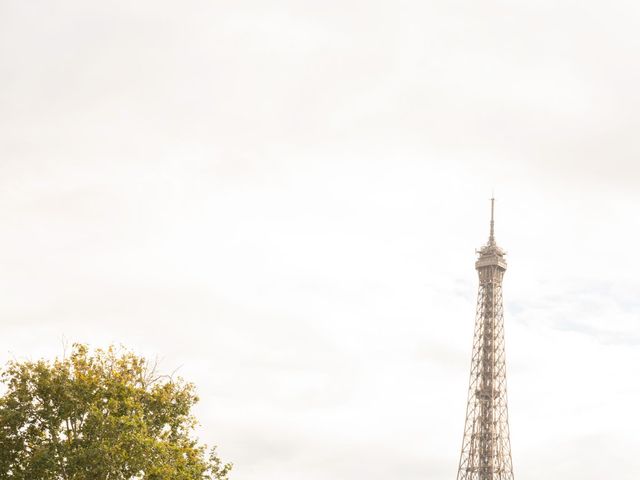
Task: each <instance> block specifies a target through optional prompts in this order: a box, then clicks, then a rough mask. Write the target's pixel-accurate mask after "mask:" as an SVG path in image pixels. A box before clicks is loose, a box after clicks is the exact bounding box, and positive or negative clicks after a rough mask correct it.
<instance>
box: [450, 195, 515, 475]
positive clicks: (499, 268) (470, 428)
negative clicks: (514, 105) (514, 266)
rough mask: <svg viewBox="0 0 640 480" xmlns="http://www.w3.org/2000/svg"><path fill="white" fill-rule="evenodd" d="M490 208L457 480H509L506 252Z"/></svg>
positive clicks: (480, 257) (480, 254) (479, 264)
mask: <svg viewBox="0 0 640 480" xmlns="http://www.w3.org/2000/svg"><path fill="white" fill-rule="evenodd" d="M494 205H495V199H493V198H492V199H491V224H490V230H489V241H488V242H487V244H486V245H485V246H483V247H482V248H480V250H477V251H476V253H477V254H478V260H477V261H476V270H477V271H478V276H479V280H480V285H479V287H478V303H477V306H476V323H475V332H474V336H473V353H472V355H471V376H470V379H469V396H468V402H467V417H466V420H465V426H464V437H463V440H462V453H461V454H460V465H459V467H458V477H457V480H513V465H512V462H511V443H510V441H509V418H508V415H507V374H506V365H505V353H504V316H503V309H502V277H503V275H504V272H505V271H506V270H507V262H506V260H505V258H504V257H505V255H506V252H505V251H504V250H502V249H501V248H500V247H498V245H496V240H495V232H494V221H493V211H494Z"/></svg>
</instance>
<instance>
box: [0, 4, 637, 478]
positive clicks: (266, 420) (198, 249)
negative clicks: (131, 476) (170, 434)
mask: <svg viewBox="0 0 640 480" xmlns="http://www.w3.org/2000/svg"><path fill="white" fill-rule="evenodd" d="M639 24H640V6H639V4H638V2H631V1H626V2H625V1H621V2H613V3H612V2H594V1H581V2H578V1H562V0H554V1H545V0H539V1H534V2H532V1H526V2H525V1H520V0H514V1H511V2H506V1H477V0H474V1H451V0H449V1H431V2H429V1H394V2H391V1H356V0H342V1H331V0H328V1H323V2H311V1H301V0H298V1H293V0H292V1H284V0H283V1H268V0H261V1H238V0H235V1H224V0H209V1H204V0H202V1H196V0H182V1H180V2H177V1H176V2H167V1H158V0H155V1H150V0H144V1H136V2H132V1H129V0H122V1H115V0H101V1H88V0H67V1H62V0H61V1H54V0H47V1H44V0H40V1H38V0H33V1H25V0H13V1H12V0H0V152H1V157H0V221H1V225H2V227H1V230H0V292H1V294H0V318H1V319H2V320H0V322H1V326H2V327H1V332H2V334H1V335H0V361H2V362H4V361H6V360H7V359H9V358H12V357H17V358H39V357H41V356H47V357H52V356H53V355H56V354H60V353H61V352H62V345H63V343H64V342H67V343H68V342H74V341H80V342H88V343H90V344H91V345H94V346H106V345H108V344H109V343H116V344H123V345H126V346H128V347H130V348H131V349H133V350H135V351H137V352H140V353H143V354H145V355H148V356H151V357H155V356H157V357H159V358H160V359H161V361H162V363H161V365H162V367H163V368H164V369H165V370H167V371H172V370H174V369H176V368H179V373H180V374H181V375H182V376H184V377H185V378H187V379H189V380H192V381H194V382H195V383H196V384H197V386H198V390H199V393H200V396H201V399H202V400H201V403H200V405H199V406H198V409H197V414H198V416H199V418H200V419H201V421H202V428H201V429H200V431H199V435H200V437H201V438H202V439H203V440H204V441H206V442H208V443H211V444H218V445H219V446H220V452H221V454H222V455H223V457H224V458H225V459H227V460H231V461H233V462H235V464H236V469H235V472H234V474H233V479H234V480H362V479H367V480H383V479H384V480H388V479H389V478H393V479H402V480H425V479H428V480H450V479H452V478H454V477H455V475H456V470H457V462H458V455H459V449H460V444H461V440H462V430H463V422H464V411H465V402H466V392H467V382H468V374H469V358H470V352H471V340H472V335H473V320H474V305H475V295H476V286H477V281H476V272H475V270H474V267H473V263H474V249H475V248H476V247H479V246H480V245H481V244H482V243H484V242H485V240H486V238H487V234H488V222H487V220H488V218H487V217H488V205H489V204H488V200H487V199H488V198H489V197H490V194H491V190H492V189H493V188H495V191H496V196H497V197H498V202H497V224H496V230H497V232H496V233H497V239H498V242H499V244H500V245H501V246H503V247H504V248H505V249H506V250H507V251H508V253H509V257H508V259H509V269H508V271H507V274H506V277H505V301H506V304H505V307H506V336H507V339H506V340H507V362H508V375H509V401H510V405H509V407H510V417H511V429H512V439H511V440H512V449H513V456H514V467H515V474H516V478H518V480H534V479H535V480H539V479H542V478H543V479H545V480H553V479H558V480H560V479H562V480H578V479H579V480H602V479H605V478H615V479H617V480H630V479H634V480H635V479H636V478H637V475H638V471H640V459H639V457H638V455H637V452H638V450H639V447H640V445H639V443H640V440H638V431H639V429H640V420H639V417H638V414H637V405H638V403H640V385H639V383H638V378H639V374H640V278H639V277H638V268H639V266H640V252H639V249H638V245H639V244H640V215H639V214H638V211H639V208H640V193H639V191H638V188H637V186H638V184H639V183H640V164H639V162H638V159H639V158H640V142H639V140H638V132H639V131H640V114H639V113H638V112H640V88H639V87H638V85H640V31H639V30H638V25H639Z"/></svg>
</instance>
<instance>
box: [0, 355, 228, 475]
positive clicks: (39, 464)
mask: <svg viewBox="0 0 640 480" xmlns="http://www.w3.org/2000/svg"><path fill="white" fill-rule="evenodd" d="M0 381H1V383H3V384H4V386H5V392H4V394H3V395H2V396H0V478H2V479H6V480H214V479H215V480H227V477H228V473H229V470H230V469H231V464H224V463H223V462H222V461H221V460H220V458H219V457H218V456H217V455H216V451H215V448H213V449H207V448H206V447H205V446H203V445H200V444H199V443H198V442H197V440H195V439H194V437H193V430H194V427H195V426H196V423H197V422H196V420H195V418H194V416H193V415H192V413H191V408H192V406H193V405H194V404H195V403H196V402H197V401H198V397H197V396H196V394H195V391H194V386H193V385H192V384H191V383H186V382H184V381H183V380H182V379H179V378H172V377H170V376H162V375H159V374H158V373H157V372H156V368H155V365H154V364H152V363H150V362H148V361H147V360H145V359H144V358H141V357H138V356H136V355H134V354H133V353H131V352H128V351H119V350H116V349H115V348H113V347H110V348H109V349H107V350H95V351H94V352H90V351H89V349H88V347H87V346H85V345H79V344H76V345H74V346H73V349H72V351H71V353H70V355H68V356H65V357H64V358H62V359H55V360H54V361H53V362H47V361H44V360H40V361H37V362H30V361H26V362H17V361H13V362H10V363H9V364H8V365H7V366H6V368H5V369H4V371H3V372H2V377H1V380H0Z"/></svg>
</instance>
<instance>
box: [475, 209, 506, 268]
mask: <svg viewBox="0 0 640 480" xmlns="http://www.w3.org/2000/svg"><path fill="white" fill-rule="evenodd" d="M494 206H495V198H492V199H491V227H490V230H489V241H488V242H487V244H486V245H484V246H483V247H481V248H480V249H479V250H476V253H477V254H478V260H477V261H476V270H480V269H481V268H484V267H494V266H495V267H500V268H501V269H502V270H506V269H507V261H506V260H505V258H504V257H505V255H506V254H507V252H505V251H504V250H503V249H501V248H500V247H499V246H498V245H497V244H496V238H495V232H494V221H493V210H494Z"/></svg>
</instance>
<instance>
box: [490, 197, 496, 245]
mask: <svg viewBox="0 0 640 480" xmlns="http://www.w3.org/2000/svg"><path fill="white" fill-rule="evenodd" d="M495 202H496V199H495V198H493V195H492V196H491V230H490V231H489V243H490V244H491V245H494V244H495V243H496V239H495V235H494V230H493V209H494V205H495Z"/></svg>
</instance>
